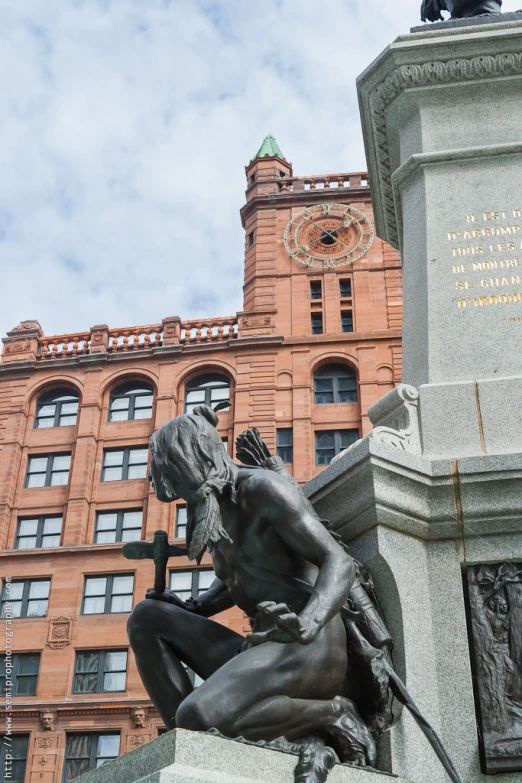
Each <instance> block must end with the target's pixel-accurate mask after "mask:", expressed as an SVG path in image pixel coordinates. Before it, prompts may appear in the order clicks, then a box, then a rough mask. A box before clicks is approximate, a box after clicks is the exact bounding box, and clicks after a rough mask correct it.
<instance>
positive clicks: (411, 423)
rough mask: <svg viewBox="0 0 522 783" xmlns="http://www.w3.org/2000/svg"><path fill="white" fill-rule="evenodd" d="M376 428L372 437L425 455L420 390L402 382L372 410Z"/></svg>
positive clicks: (371, 415)
mask: <svg viewBox="0 0 522 783" xmlns="http://www.w3.org/2000/svg"><path fill="white" fill-rule="evenodd" d="M368 416H369V418H370V421H371V423H372V424H373V425H374V429H373V430H372V432H371V433H370V436H371V437H372V438H373V439H374V440H377V441H379V442H380V443H387V444H388V445H389V446H394V447H395V448H397V449H401V451H409V452H411V453H413V454H420V453H421V439H420V428H419V391H418V389H416V388H415V387H414V386H409V385H408V384H406V383H401V384H400V385H399V386H397V387H396V388H395V389H392V391H391V392H388V394H386V395H385V396H384V397H383V398H382V399H380V400H379V401H378V402H376V403H374V404H373V405H371V406H370V407H369V408H368Z"/></svg>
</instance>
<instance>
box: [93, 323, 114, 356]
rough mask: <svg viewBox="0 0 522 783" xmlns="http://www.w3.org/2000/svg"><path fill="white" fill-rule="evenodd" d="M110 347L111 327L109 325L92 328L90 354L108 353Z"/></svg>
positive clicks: (98, 325)
mask: <svg viewBox="0 0 522 783" xmlns="http://www.w3.org/2000/svg"><path fill="white" fill-rule="evenodd" d="M108 347H109V327H108V326H107V324H97V325H96V326H91V346H90V353H107V348H108Z"/></svg>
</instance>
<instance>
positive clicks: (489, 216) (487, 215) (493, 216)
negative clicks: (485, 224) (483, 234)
mask: <svg viewBox="0 0 522 783" xmlns="http://www.w3.org/2000/svg"><path fill="white" fill-rule="evenodd" d="M506 218H507V211H506V210H505V209H503V210H501V211H493V212H484V220H505V219H506Z"/></svg>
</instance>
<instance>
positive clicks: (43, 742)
mask: <svg viewBox="0 0 522 783" xmlns="http://www.w3.org/2000/svg"><path fill="white" fill-rule="evenodd" d="M43 714H44V713H42V715H43ZM52 744H53V741H52V739H51V738H50V737H42V738H41V739H39V740H38V743H37V745H38V747H39V748H50V747H51V745H52Z"/></svg>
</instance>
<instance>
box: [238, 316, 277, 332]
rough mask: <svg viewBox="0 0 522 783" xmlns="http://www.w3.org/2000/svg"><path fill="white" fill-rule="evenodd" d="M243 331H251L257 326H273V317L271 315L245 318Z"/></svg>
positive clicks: (242, 322)
mask: <svg viewBox="0 0 522 783" xmlns="http://www.w3.org/2000/svg"><path fill="white" fill-rule="evenodd" d="M241 326H242V327H243V329H251V328H252V327H255V326H272V317H271V316H270V315H253V316H248V318H243V319H242V321H241Z"/></svg>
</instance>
